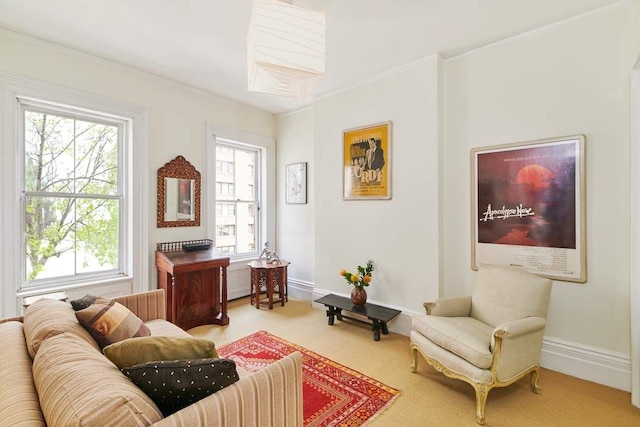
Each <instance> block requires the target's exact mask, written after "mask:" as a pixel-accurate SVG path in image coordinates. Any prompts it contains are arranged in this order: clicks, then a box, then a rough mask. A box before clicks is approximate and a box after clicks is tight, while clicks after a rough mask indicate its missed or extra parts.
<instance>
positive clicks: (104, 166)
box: [19, 100, 129, 287]
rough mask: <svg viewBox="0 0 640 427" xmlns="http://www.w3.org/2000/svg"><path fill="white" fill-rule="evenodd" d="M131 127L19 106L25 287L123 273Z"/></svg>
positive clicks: (75, 112) (100, 117)
mask: <svg viewBox="0 0 640 427" xmlns="http://www.w3.org/2000/svg"><path fill="white" fill-rule="evenodd" d="M127 126H128V121H127V120H126V119H124V118H117V117H114V116H111V115H107V114H101V113H96V112H93V111H91V112H90V111H86V110H80V109H73V108H68V107H62V106H59V105H54V104H47V103H44V102H35V101H30V100H20V111H19V129H20V132H19V139H20V141H21V144H20V145H21V155H22V159H23V164H22V168H21V169H22V174H21V175H22V176H21V187H22V189H21V193H22V195H21V212H22V215H23V218H22V221H21V223H22V228H21V235H22V237H23V243H22V251H23V265H22V268H21V270H22V272H23V274H22V276H23V286H24V287H29V286H37V285H45V284H49V285H51V284H59V283H73V282H78V281H82V280H97V279H99V278H104V277H108V276H118V275H122V274H124V272H125V258H124V253H125V250H124V248H125V244H124V243H125V241H126V239H127V235H126V234H125V233H126V227H125V225H126V221H125V220H124V218H126V216H127V210H128V209H129V207H128V206H127V205H126V200H127V198H126V197H125V190H126V186H125V182H124V179H125V174H124V171H125V168H124V166H123V156H124V147H125V145H126V140H125V139H126V138H127V134H128V132H127Z"/></svg>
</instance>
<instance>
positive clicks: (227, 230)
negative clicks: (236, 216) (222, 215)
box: [216, 224, 236, 237]
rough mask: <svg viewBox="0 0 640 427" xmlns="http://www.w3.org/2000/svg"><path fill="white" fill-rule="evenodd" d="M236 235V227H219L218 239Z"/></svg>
mask: <svg viewBox="0 0 640 427" xmlns="http://www.w3.org/2000/svg"><path fill="white" fill-rule="evenodd" d="M235 235H236V226H235V225H229V224H228V225H219V226H218V227H217V233H216V237H224V236H235Z"/></svg>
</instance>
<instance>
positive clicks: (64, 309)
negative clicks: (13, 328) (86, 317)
mask: <svg viewBox="0 0 640 427" xmlns="http://www.w3.org/2000/svg"><path fill="white" fill-rule="evenodd" d="M64 332H68V333H71V334H73V335H76V336H78V337H80V338H82V339H83V340H85V341H86V342H87V343H89V344H91V345H92V346H93V347H94V348H96V349H98V348H99V347H98V345H97V344H96V341H95V340H94V339H93V337H92V336H91V334H90V333H89V332H88V331H87V330H86V329H85V328H83V327H82V325H80V324H79V323H78V319H76V316H75V312H74V311H73V308H71V305H69V304H68V303H66V302H63V301H57V300H52V299H41V300H38V301H36V302H34V303H33V304H31V305H30V306H29V307H28V308H27V310H26V311H25V313H24V335H25V338H26V340H27V349H28V350H29V355H30V356H31V358H32V359H33V358H34V357H35V355H36V353H37V352H38V348H40V345H41V344H42V343H43V342H44V341H45V340H46V339H47V338H50V337H52V336H54V335H58V334H62V333H64Z"/></svg>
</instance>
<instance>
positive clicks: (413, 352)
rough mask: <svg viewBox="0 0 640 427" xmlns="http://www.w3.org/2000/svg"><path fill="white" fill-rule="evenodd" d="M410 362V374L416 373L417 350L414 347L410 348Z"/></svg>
mask: <svg viewBox="0 0 640 427" xmlns="http://www.w3.org/2000/svg"><path fill="white" fill-rule="evenodd" d="M411 354H412V356H413V357H412V359H413V360H412V361H411V372H417V371H418V349H417V348H415V347H413V346H412V347H411Z"/></svg>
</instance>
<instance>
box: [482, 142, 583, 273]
mask: <svg viewBox="0 0 640 427" xmlns="http://www.w3.org/2000/svg"><path fill="white" fill-rule="evenodd" d="M584 144H585V137H584V135H575V136H566V137H561V138H552V139H544V140H538V141H530V142H521V143H515V144H506V145H496V146H492V147H482V148H475V149H472V150H471V170H472V172H471V187H472V188H471V197H472V200H471V205H472V207H473V209H472V224H471V225H472V226H471V229H472V245H471V246H472V249H471V252H472V253H471V267H472V268H473V269H477V268H478V265H481V264H492V265H509V266H516V267H521V268H523V269H525V270H527V271H530V272H532V273H536V274H540V275H543V276H546V277H549V278H551V279H556V280H565V281H572V282H581V283H584V282H586V280H587V272H586V235H585V234H586V229H585V209H586V207H585V170H584V168H585V158H584Z"/></svg>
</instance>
